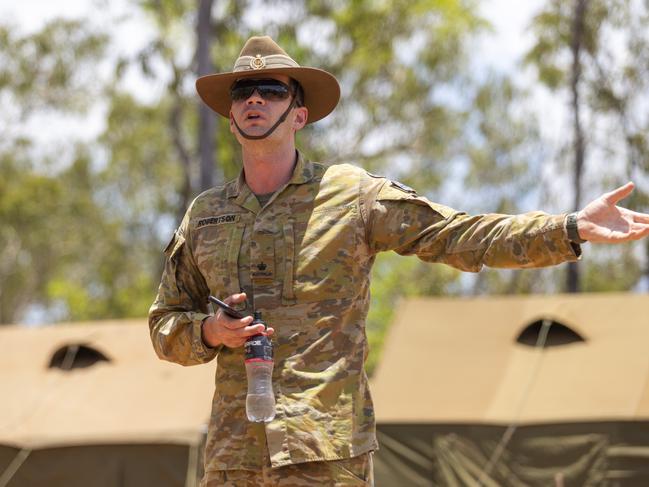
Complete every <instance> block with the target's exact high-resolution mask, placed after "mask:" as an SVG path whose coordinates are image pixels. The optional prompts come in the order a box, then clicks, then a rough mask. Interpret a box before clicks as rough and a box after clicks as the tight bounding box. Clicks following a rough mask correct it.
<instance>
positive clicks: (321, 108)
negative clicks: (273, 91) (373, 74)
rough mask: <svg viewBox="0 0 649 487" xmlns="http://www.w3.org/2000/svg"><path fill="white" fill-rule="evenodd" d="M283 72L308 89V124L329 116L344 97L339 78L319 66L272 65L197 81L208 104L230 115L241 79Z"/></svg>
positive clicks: (305, 103)
mask: <svg viewBox="0 0 649 487" xmlns="http://www.w3.org/2000/svg"><path fill="white" fill-rule="evenodd" d="M269 74H283V75H286V76H289V77H290V78H293V79H294V80H296V81H297V82H298V83H300V85H302V88H303V90H304V105H305V106H306V107H307V109H308V110H309V117H308V119H307V123H313V122H317V121H318V120H320V119H322V118H324V117H326V116H327V115H329V114H330V113H331V112H332V111H333V109H334V108H336V105H337V104H338V100H340V85H339V84H338V80H336V78H335V77H334V76H333V75H332V74H330V73H328V72H326V71H324V70H322V69H318V68H307V67H294V68H270V69H258V70H250V71H239V72H231V73H220V74H210V75H207V76H202V77H200V78H198V79H197V80H196V91H198V94H199V96H200V97H201V99H202V100H203V102H205V104H206V105H207V106H208V107H210V108H211V109H212V110H214V111H215V112H216V113H218V114H220V115H223V116H224V117H226V118H229V117H230V106H231V105H232V101H231V100H230V87H231V86H232V83H234V82H235V81H236V80H238V79H241V78H263V77H265V76H266V75H269Z"/></svg>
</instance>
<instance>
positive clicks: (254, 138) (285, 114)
mask: <svg viewBox="0 0 649 487" xmlns="http://www.w3.org/2000/svg"><path fill="white" fill-rule="evenodd" d="M294 106H295V96H293V98H292V99H291V103H290V104H289V106H288V108H287V109H286V110H285V111H284V113H282V116H281V117H279V119H278V120H277V122H275V125H273V126H272V127H271V128H269V129H268V130H267V131H266V133H265V134H261V135H250V134H247V133H245V132H244V131H243V130H241V127H239V125H238V124H237V121H236V120H235V119H234V117H232V122H234V126H235V127H236V128H237V130H238V131H239V133H240V134H241V137H243V138H244V139H249V140H259V139H265V138H266V137H268V136H269V135H270V134H272V133H273V132H274V131H275V129H276V128H277V127H279V124H281V123H282V122H284V120H286V117H288V113H289V112H290V111H291V110H292V109H293V107H294Z"/></svg>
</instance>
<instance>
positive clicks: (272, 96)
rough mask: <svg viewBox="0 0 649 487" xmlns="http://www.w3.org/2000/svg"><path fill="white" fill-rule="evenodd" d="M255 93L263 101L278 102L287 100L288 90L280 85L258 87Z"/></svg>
mask: <svg viewBox="0 0 649 487" xmlns="http://www.w3.org/2000/svg"><path fill="white" fill-rule="evenodd" d="M257 91H258V92H259V94H260V95H261V97H262V98H263V99H265V100H271V101H278V100H285V99H286V98H288V88H287V87H286V86H281V85H260V86H258V87H257Z"/></svg>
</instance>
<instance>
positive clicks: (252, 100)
mask: <svg viewBox="0 0 649 487" xmlns="http://www.w3.org/2000/svg"><path fill="white" fill-rule="evenodd" d="M260 79H262V77H261V76H260ZM263 79H274V80H278V81H281V82H282V83H284V84H286V85H290V78H289V77H288V76H284V75H278V74H269V75H263ZM291 101H292V96H289V97H288V98H286V99H284V100H268V99H265V98H263V97H262V96H261V95H260V94H259V92H258V91H257V90H255V91H253V92H252V94H251V95H250V96H249V97H248V98H246V99H242V100H235V101H233V102H232V105H231V107H230V131H231V132H232V133H233V134H235V135H236V136H237V139H239V142H243V140H245V139H243V137H241V136H240V134H239V132H238V131H237V129H236V127H235V126H234V124H233V122H232V120H233V119H234V120H236V122H237V124H238V125H239V127H241V130H243V131H244V132H245V133H246V134H249V135H253V136H254V135H263V134H265V133H266V132H267V131H268V129H270V128H271V127H272V126H273V125H274V124H275V123H276V122H277V120H278V119H279V118H280V117H281V116H282V114H283V113H284V111H285V110H286V109H287V108H288V106H289V104H290V103H291ZM307 113H308V112H307V110H306V108H305V107H295V108H294V109H293V110H291V112H290V113H289V114H288V116H287V117H286V120H285V122H284V123H282V124H280V125H279V126H278V127H277V129H276V130H275V131H274V132H273V133H272V134H271V135H270V136H269V139H270V138H272V139H276V140H277V139H278V137H279V138H282V137H288V136H291V137H292V136H293V134H294V133H295V132H296V131H297V130H299V129H301V128H302V127H303V126H304V125H305V124H306V116H307Z"/></svg>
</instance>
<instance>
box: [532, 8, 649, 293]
mask: <svg viewBox="0 0 649 487" xmlns="http://www.w3.org/2000/svg"><path fill="white" fill-rule="evenodd" d="M647 20H648V7H647V5H646V4H641V3H640V2H635V1H629V0H615V1H604V0H574V1H573V2H572V3H566V2H560V1H556V0H552V1H550V2H548V4H547V5H546V6H545V8H544V9H543V10H542V11H541V12H540V13H539V14H538V15H537V16H536V17H535V19H534V21H533V23H532V27H533V29H534V31H535V33H536V34H537V39H538V40H537V42H536V43H535V45H534V46H533V48H532V49H531V50H530V52H529V53H528V54H527V56H526V61H527V62H528V63H529V64H531V65H532V66H534V67H535V68H536V70H537V73H538V77H539V80H540V81H541V82H542V83H543V84H544V85H545V86H547V87H548V88H549V89H551V90H553V91H557V92H562V91H563V92H569V93H570V97H571V104H570V105H571V110H572V117H573V127H574V129H573V137H572V150H571V151H570V152H571V154H572V157H573V158H574V163H573V196H574V208H578V207H579V206H581V204H583V200H584V189H585V187H584V186H585V185H584V177H585V176H587V175H588V172H589V167H590V168H591V169H590V170H591V171H593V169H592V167H593V165H594V164H595V162H596V161H598V162H599V165H603V164H604V163H605V162H606V161H607V160H610V159H615V158H618V159H620V160H622V161H624V160H626V165H625V166H626V167H622V168H619V167H618V168H615V167H611V166H610V165H609V167H607V168H606V169H607V170H608V172H609V174H610V175H609V176H608V177H605V178H604V181H603V184H604V187H610V186H612V185H615V184H617V183H619V182H620V180H624V179H627V178H632V179H635V180H636V181H637V182H638V183H639V186H640V187H639V191H637V192H636V195H635V196H634V198H633V199H632V200H631V201H630V202H629V204H630V205H631V206H632V207H633V206H637V205H638V204H639V203H640V202H641V201H642V202H646V201H647V199H646V193H647V189H648V188H647V187H646V185H645V184H644V177H643V173H644V172H645V171H646V169H647V167H648V166H647V152H646V150H644V149H645V148H646V147H647V139H646V133H647V128H649V117H648V116H647V111H646V110H644V109H643V108H642V107H643V106H646V101H647V100H646V95H645V93H646V92H647V91H646V89H647V86H648V84H647V83H648V81H649V78H648V76H649V65H648V64H647V62H646V60H647V56H648V53H649V39H648V37H647V29H646V25H647ZM584 123H586V127H587V128H584ZM596 172H597V173H598V174H601V171H596ZM597 179H598V180H599V179H602V178H601V176H598V178H597ZM589 187H590V188H591V190H592V191H591V194H590V195H589V197H590V196H594V195H595V194H596V193H598V192H599V191H601V189H602V186H600V185H599V184H589ZM645 245H646V244H645ZM627 251H628V250H626V249H625V250H624V252H627ZM595 253H596V254H598V256H599V257H605V254H606V253H607V252H606V251H603V250H600V251H596V252H595ZM631 260H634V259H631ZM645 260H647V259H645ZM616 261H617V262H616ZM619 262H625V263H630V260H629V259H624V260H621V261H619V260H618V259H614V260H610V259H609V260H608V261H605V260H600V262H599V263H598V264H597V265H598V266H599V267H601V269H602V270H604V269H606V268H607V267H608V268H610V267H611V266H616V265H619ZM580 265H582V264H580ZM625 268H626V270H627V272H625V274H626V275H629V276H636V280H637V278H639V274H638V273H637V272H635V269H637V268H638V262H637V261H635V263H634V264H631V265H630V267H628V268H627V267H626V266H625ZM569 269H570V271H569V274H568V278H567V281H566V282H567V284H566V288H567V290H570V291H575V290H578V289H580V286H579V282H578V278H577V275H576V271H575V267H574V266H572V267H570V268H569ZM605 273H608V274H610V272H608V271H605ZM587 274H588V275H590V276H592V275H593V273H592V272H590V271H588V272H587ZM595 282H600V284H601V281H598V280H595V281H593V280H592V279H591V280H587V281H586V282H584V285H583V286H582V287H581V288H582V289H584V290H588V289H592V290H594V289H602V288H601V287H600V285H595ZM591 284H593V286H592V287H591Z"/></svg>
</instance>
